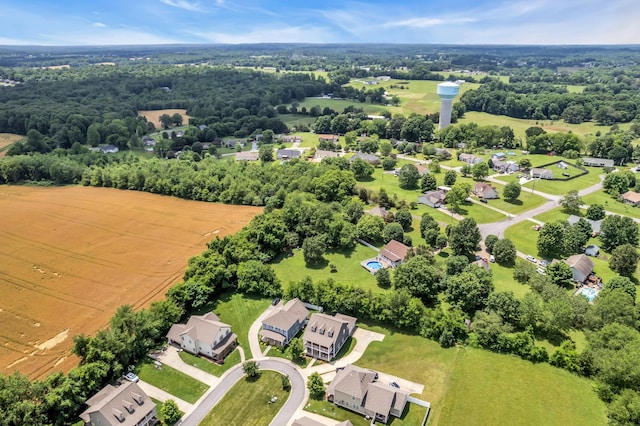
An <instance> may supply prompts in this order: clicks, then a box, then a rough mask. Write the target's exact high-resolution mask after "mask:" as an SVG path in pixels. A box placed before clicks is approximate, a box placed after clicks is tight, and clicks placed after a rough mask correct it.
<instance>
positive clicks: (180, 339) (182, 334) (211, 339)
mask: <svg viewBox="0 0 640 426" xmlns="http://www.w3.org/2000/svg"><path fill="white" fill-rule="evenodd" d="M167 340H168V341H169V344H173V345H176V346H179V347H180V348H182V349H183V350H185V351H187V352H189V353H191V354H194V355H204V356H206V357H209V358H211V359H213V360H215V361H223V360H224V358H225V357H226V356H227V355H228V354H229V353H230V352H231V351H232V350H233V349H235V347H236V346H237V345H238V336H236V335H235V334H234V333H232V332H231V326H230V325H228V324H225V323H223V322H221V321H220V318H218V316H217V315H216V314H214V313H213V312H209V313H208V314H205V315H192V316H191V317H190V318H189V321H187V323H186V324H174V325H172V326H171V329H169V332H168V333H167Z"/></svg>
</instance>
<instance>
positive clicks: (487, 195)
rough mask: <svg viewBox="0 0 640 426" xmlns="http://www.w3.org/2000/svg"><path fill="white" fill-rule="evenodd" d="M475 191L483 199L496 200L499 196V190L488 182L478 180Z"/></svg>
mask: <svg viewBox="0 0 640 426" xmlns="http://www.w3.org/2000/svg"><path fill="white" fill-rule="evenodd" d="M473 193H474V194H475V195H476V196H477V197H478V198H481V199H483V200H494V199H496V198H498V191H496V189H495V188H494V187H493V186H491V185H490V184H488V183H486V182H478V183H476V185H475V186H474V187H473Z"/></svg>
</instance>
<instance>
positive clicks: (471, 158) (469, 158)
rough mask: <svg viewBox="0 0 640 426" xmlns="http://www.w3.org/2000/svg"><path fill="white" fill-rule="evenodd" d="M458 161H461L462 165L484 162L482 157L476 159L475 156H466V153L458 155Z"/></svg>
mask: <svg viewBox="0 0 640 426" xmlns="http://www.w3.org/2000/svg"><path fill="white" fill-rule="evenodd" d="M458 160H460V161H462V162H463V163H467V164H470V165H474V164H478V163H482V162H483V161H484V160H483V159H482V157H478V156H476V155H473V154H466V153H462V154H460V155H458Z"/></svg>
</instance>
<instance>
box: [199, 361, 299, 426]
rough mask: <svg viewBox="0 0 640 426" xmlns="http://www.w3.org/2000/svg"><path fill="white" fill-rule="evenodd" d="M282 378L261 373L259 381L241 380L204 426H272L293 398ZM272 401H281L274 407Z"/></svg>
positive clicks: (268, 373) (215, 408)
mask: <svg viewBox="0 0 640 426" xmlns="http://www.w3.org/2000/svg"><path fill="white" fill-rule="evenodd" d="M281 377H282V376H281V375H280V374H279V373H276V372H275V371H261V372H260V376H259V377H258V379H257V380H249V379H247V378H246V377H245V378H242V379H240V381H239V382H238V383H236V384H235V385H234V386H233V387H232V388H231V389H230V390H229V392H227V394H226V395H225V396H224V397H223V398H222V400H220V402H219V403H218V404H217V405H216V406H215V407H214V408H213V410H211V411H210V412H209V414H207V416H206V417H205V418H204V419H203V420H202V422H200V426H216V425H220V426H244V425H252V426H267V425H269V424H270V423H271V421H272V420H273V418H274V417H275V416H276V414H278V411H280V409H281V408H282V406H283V405H284V403H285V402H286V401H287V398H289V391H285V390H283V389H282V381H281ZM272 397H275V398H277V399H276V400H275V402H273V403H271V402H270V400H271V399H272ZM248 404H250V405H248ZM249 408H250V409H249Z"/></svg>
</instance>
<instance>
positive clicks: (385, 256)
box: [378, 240, 411, 268]
mask: <svg viewBox="0 0 640 426" xmlns="http://www.w3.org/2000/svg"><path fill="white" fill-rule="evenodd" d="M409 250H411V247H408V246H405V245H404V244H402V243H401V242H399V241H396V240H391V241H389V242H388V243H387V245H385V246H384V247H382V249H381V250H380V251H379V252H378V260H381V261H383V262H385V263H388V264H389V265H390V266H391V267H392V268H395V267H396V266H398V265H399V264H401V263H402V261H403V260H404V258H405V257H406V256H407V253H408V252H409Z"/></svg>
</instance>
